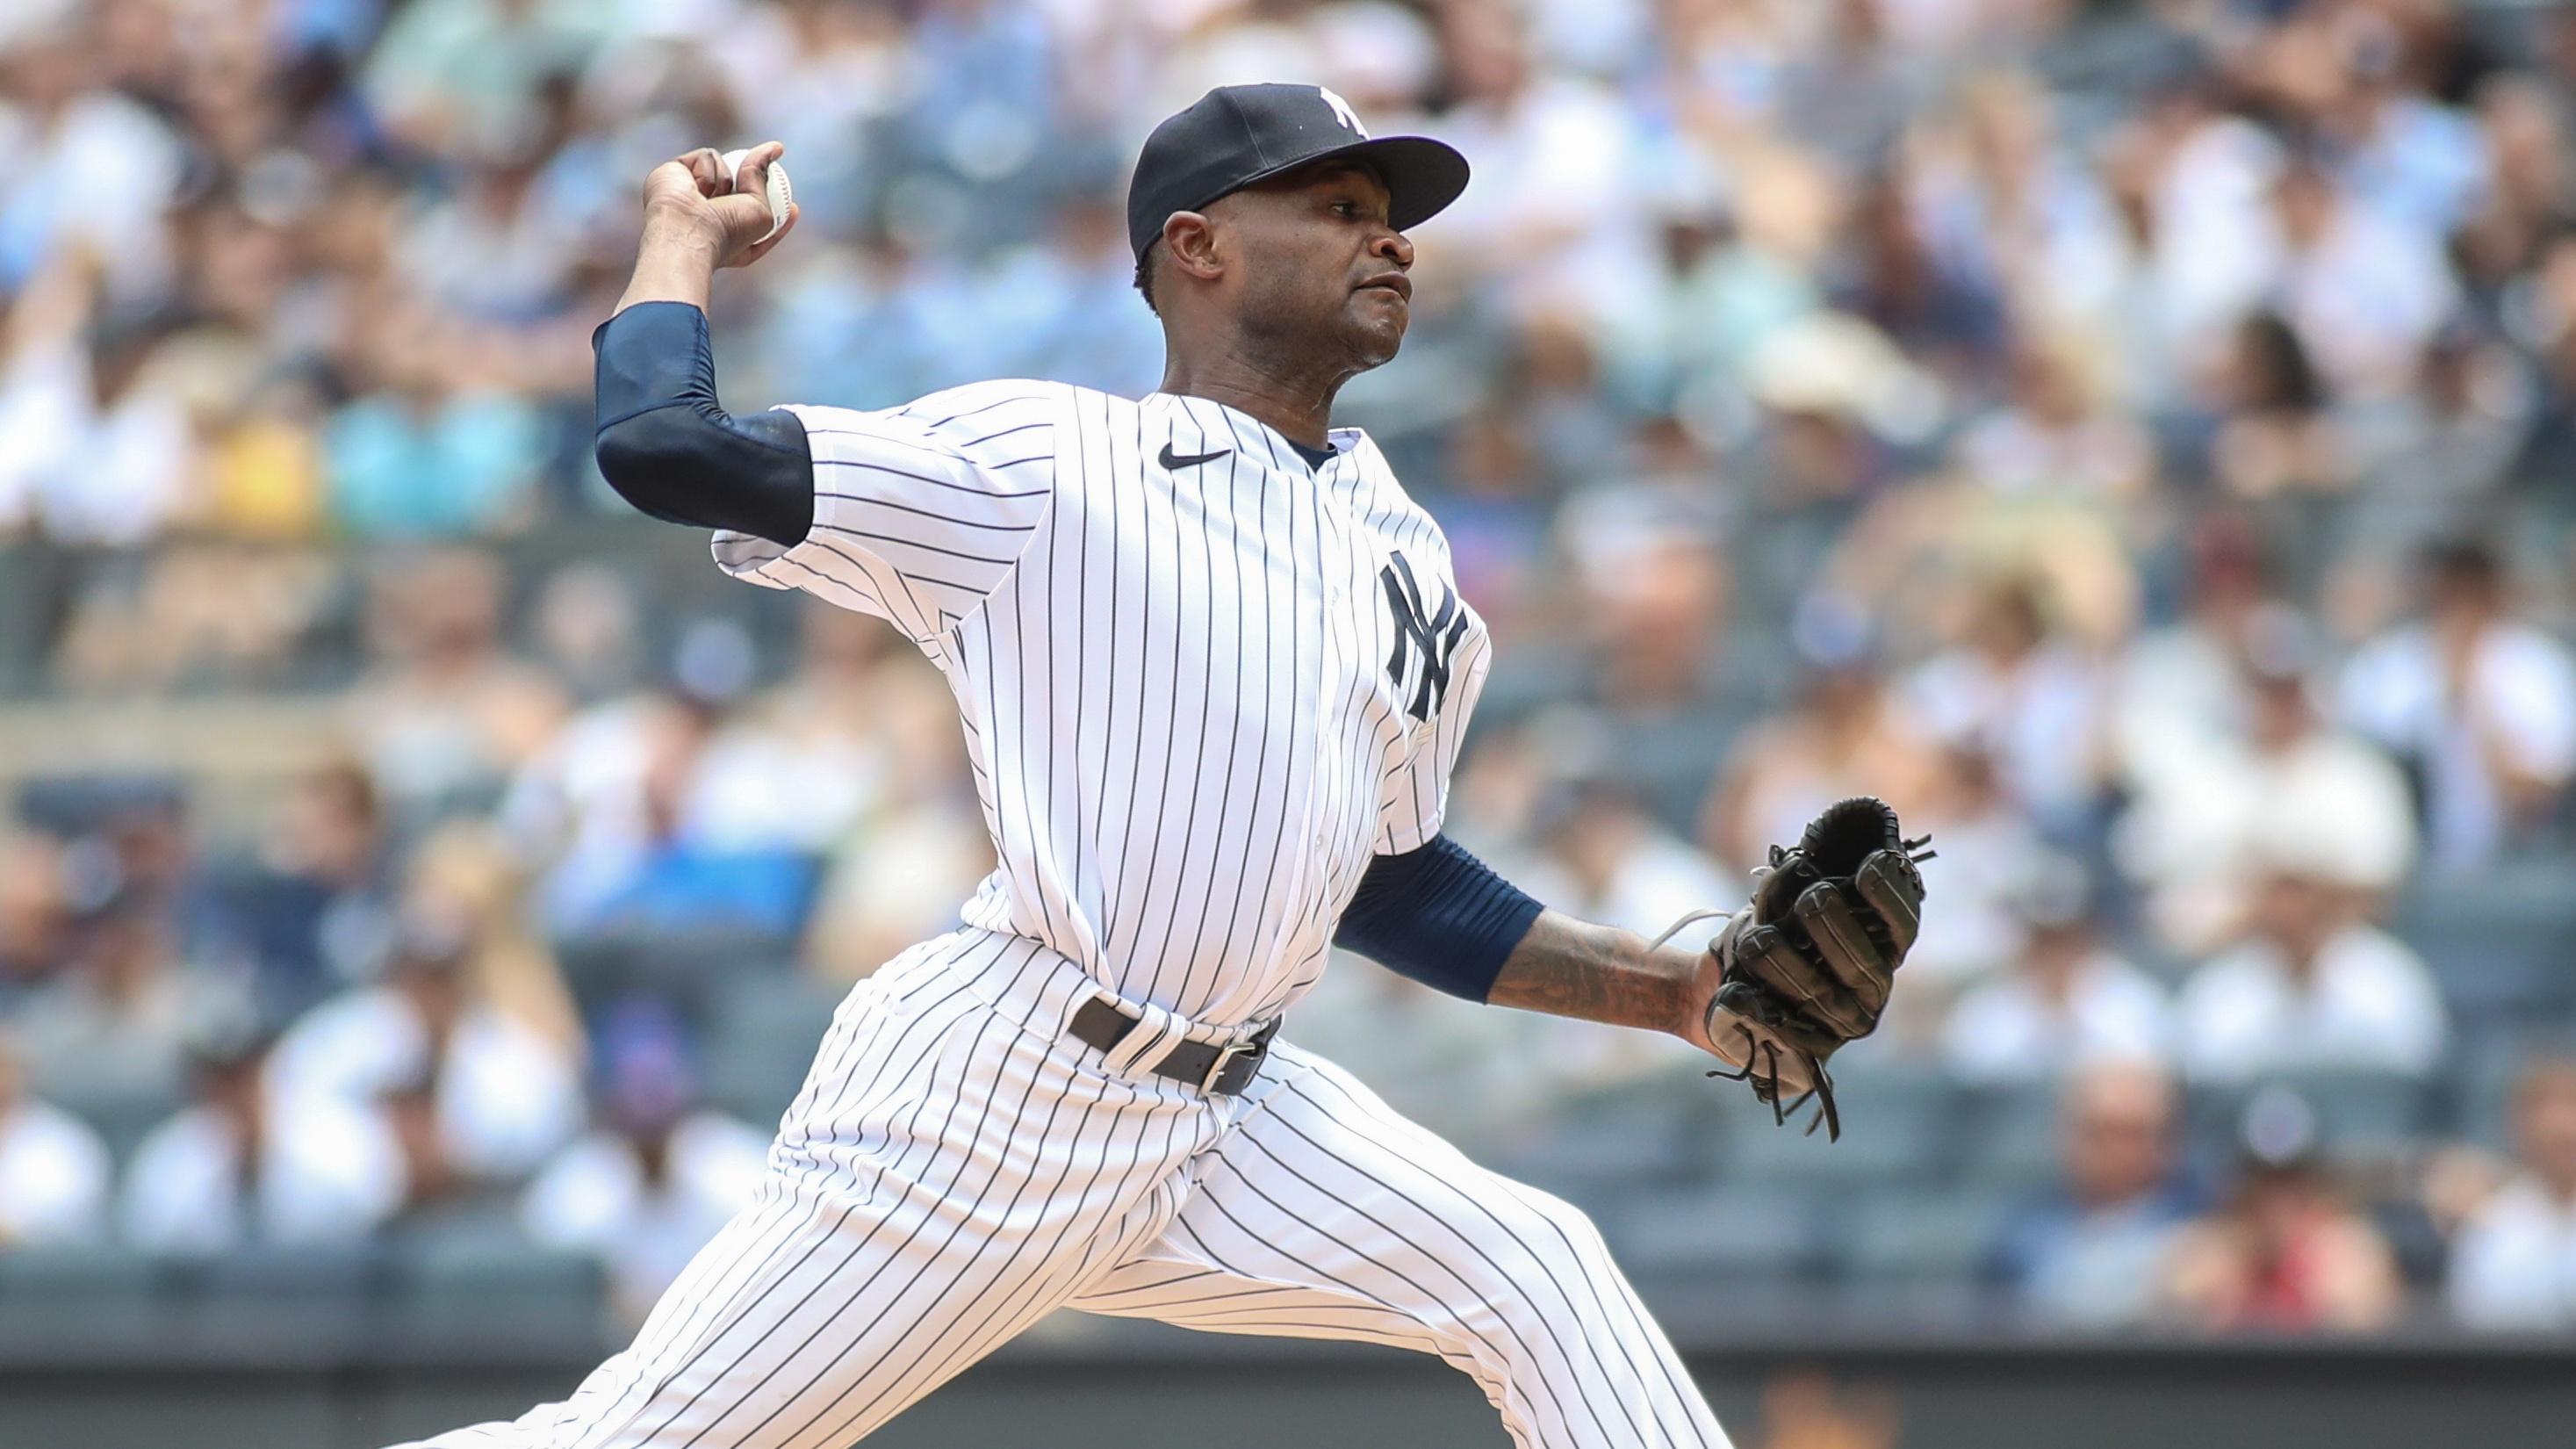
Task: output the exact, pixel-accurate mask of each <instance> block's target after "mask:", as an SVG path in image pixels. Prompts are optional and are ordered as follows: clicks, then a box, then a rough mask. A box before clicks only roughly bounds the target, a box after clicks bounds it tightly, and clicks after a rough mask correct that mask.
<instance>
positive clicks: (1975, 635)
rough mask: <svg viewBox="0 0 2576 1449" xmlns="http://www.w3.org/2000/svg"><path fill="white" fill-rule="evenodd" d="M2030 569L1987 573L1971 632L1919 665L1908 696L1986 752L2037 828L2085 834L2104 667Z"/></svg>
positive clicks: (1916, 711)
mask: <svg viewBox="0 0 2576 1449" xmlns="http://www.w3.org/2000/svg"><path fill="white" fill-rule="evenodd" d="M2043 587H2044V586H2043V584H2042V583H2041V582H2040V581H2039V580H2038V579H2037V578H2036V577H2031V576H2016V575H2003V576H1998V577H1995V578H1992V579H1989V580H1987V581H1985V583H1984V585H1983V587H1981V588H1980V589H1979V590H1978V591H1977V593H1976V596H1975V600H1974V602H1973V604H1972V606H1971V610H1970V615H1969V621H1968V625H1967V629H1966V638H1965V639H1964V640H1963V641H1962V642H1961V644H1960V646H1959V647H1957V648H1954V649H1950V650H1947V651H1944V652H1943V653H1941V654H1939V655H1936V656H1935V657H1933V658H1932V659H1931V660H1929V661H1927V662H1925V663H1924V664H1923V665H1921V666H1920V667H1918V668H1917V669H1916V670H1915V672H1914V674H1913V676H1912V677H1911V678H1910V679H1908V680H1907V681H1906V687H1905V700H1906V703H1907V705H1908V706H1909V708H1910V710H1911V712H1912V717H1913V718H1914V719H1915V720H1916V721H1917V722H1918V725H1919V727H1920V728H1924V729H1929V730H1931V731H1932V732H1933V733H1934V734H1935V735H1936V736H1938V737H1939V738H1942V739H1945V740H1950V741H1954V742H1958V743H1961V744H1967V745H1972V746H1974V747H1976V748H1978V749H1981V750H1983V751H1984V752H1985V753H1986V754H1987V755H1989V756H1990V757H1991V758H1992V759H1993V761H1994V763H1995V766H1996V769H1997V771H1998V772H1999V775H2000V778H2001V780H2002V782H2003V784H2004V786H2005V788H2006V790H2007V791H2008V792H2009V796H2010V798H2011V799H2012V801H2013V802H2014V804H2015V805H2016V806H2018V807H2019V808H2020V809H2021V810H2023V811H2025V812H2027V813H2028V814H2029V815H2030V816H2031V817H2032V818H2033V819H2034V820H2035V821H2037V822H2038V823H2039V824H2040V826H2041V828H2043V829H2045V830H2049V831H2052V832H2064V833H2080V832H2081V831H2082V830H2083V828H2084V826H2085V824H2086V822H2087V821H2088V820H2089V818H2090V815H2091V812H2092V810H2093V808H2094V804H2095V791H2096V787H2097V783H2098V781H2099V778H2100V771H2101V767H2102V763H2103V761H2102V749H2103V741H2102V724H2103V722H2102V717H2101V709H2102V704H2103V697H2104V684H2103V681H2102V679H2101V677H2100V672H2099V671H2098V670H2097V669H2096V668H2095V667H2094V666H2093V664H2092V663H2091V662H2090V661H2089V660H2087V659H2086V658H2085V657H2084V656H2083V654H2082V653H2081V651H2080V650H2078V649H2077V648H2076V646H2075V645H2074V644H2073V643H2072V642H2071V641H2070V640H2069V639H2068V638H2067V637H2066V636H2065V635H2064V634H2063V632H2061V631H2060V630H2059V629H2058V628H2057V627H2056V626H2055V624H2054V623H2053V622H2052V620H2051V618H2050V615H2049V606H2048V601H2047V599H2046V598H2045V597H2044V596H2043V593H2042V590H2043Z"/></svg>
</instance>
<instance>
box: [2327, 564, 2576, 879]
mask: <svg viewBox="0 0 2576 1449" xmlns="http://www.w3.org/2000/svg"><path fill="white" fill-rule="evenodd" d="M2424 596H2425V598H2424V616H2423V619H2422V621H2421V622H2420V623H2417V624H2413V625H2409V626H2406V627H2403V628H2400V629H2398V630H2395V631H2393V632H2391V633H2389V634H2387V635H2385V636H2383V637H2381V638H2379V639H2376V640H2374V641H2372V642H2371V643H2370V644H2368V645H2367V646H2365V647H2364V648H2363V649H2362V650H2361V651H2360V652H2359V653H2357V654H2355V655H2354V656H2353V659H2352V662H2351V664H2350V665H2348V666H2347V667H2346V668H2345V670H2344V676H2343V683H2342V690H2341V713H2342V715H2343V717H2344V719H2345V720H2347V721H2348V722H2349V723H2350V724H2351V725H2352V726H2353V727H2354V728H2355V729H2358V730H2360V731H2361V732H2362V733H2363V734H2365V735H2368V736H2369V737H2370V738H2372V739H2374V740H2377V741H2378V742H2379V743H2380V744H2381V745H2383V746H2385V747H2386V748H2387V749H2388V750H2389V752H2390V753H2392V754H2394V755H2396V756H2397V757H2398V759H2399V760H2401V761H2403V762H2404V763H2405V764H2406V766H2407V767H2408V768H2409V769H2410V770H2411V771H2412V772H2413V773H2414V774H2415V776H2416V778H2417V780H2418V781H2419V782H2420V787H2421V790H2422V798H2423V810H2424V836H2425V845H2426V850H2427V853H2428V854H2429V855H2430V856H2431V857H2432V859H2433V861H2434V863H2435V864H2437V865H2441V866H2445V867H2453V868H2460V867H2467V866H2473V865H2477V864H2479V863H2481V862H2483V861H2486V860H2489V859H2492V858H2493V857H2494V856H2495V854H2496V853H2497V852H2498V851H2499V850H2501V849H2503V848H2504V847H2505V846H2506V845H2508V844H2509V843H2511V842H2513V841H2515V840H2517V839H2518V838H2520V837H2521V835H2522V834H2523V833H2524V832H2525V831H2526V830H2528V829H2530V828H2531V827H2532V826H2534V825H2535V824H2537V823H2538V822H2540V821H2541V820H2542V819H2544V818H2545V817H2546V815H2547V813H2548V812H2549V810H2550V809H2551V808H2552V807H2553V806H2555V805H2556V804H2557V803H2558V801H2559V799H2560V797H2561V796H2562V794H2563V792H2564V791H2565V790H2566V788H2567V783H2568V780H2569V779H2570V777H2571V776H2576V658H2571V657H2570V655H2569V653H2568V650H2567V646H2566V645H2564V644H2562V643H2560V642H2558V641H2557V640H2555V639H2553V638H2551V637H2550V636H2549V635H2548V634H2547V633H2545V632H2543V631H2542V630H2540V629H2539V628H2537V627H2536V626H2534V625H2533V624H2531V623H2530V622H2529V621H2527V620H2526V619H2523V618H2521V617H2518V616H2517V614H2516V612H2515V610H2514V608H2513V605H2512V600H2511V598H2510V596H2509V593H2508V590H2507V585H2506V579H2505V571H2504V562H2503V560H2502V559H2501V558H2500V557H2498V555H2497V553H2496V551H2495V549H2494V548H2493V547H2491V546H2490V545H2488V544H2486V543H2484V542H2480V541H2475V540H2454V541H2450V542H2447V543H2443V544H2440V545H2437V546H2436V547H2434V548H2432V549H2430V550H2428V551H2427V553H2426V556H2425V559H2424Z"/></svg>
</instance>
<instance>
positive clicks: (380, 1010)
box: [267, 916, 581, 1179]
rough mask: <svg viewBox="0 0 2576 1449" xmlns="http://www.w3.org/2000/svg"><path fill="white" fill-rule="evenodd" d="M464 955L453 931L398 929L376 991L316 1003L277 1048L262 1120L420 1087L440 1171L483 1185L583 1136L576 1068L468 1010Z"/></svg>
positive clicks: (426, 920)
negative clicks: (428, 1094)
mask: <svg viewBox="0 0 2576 1449" xmlns="http://www.w3.org/2000/svg"><path fill="white" fill-rule="evenodd" d="M467 949H468V936H467V934H466V933H465V932H464V931H463V930H462V929H460V928H458V927H457V926H456V925H454V924H453V923H448V922H445V921H442V920H439V919H436V918H432V917H426V916H415V917H414V918H413V919H411V920H409V921H407V922H405V923H404V924H403V926H402V927H401V928H400V939H399V941H398V942H397V943H396V946H395V949H394V952H393V962H392V965H391V968H390V971H389V974H388V976H387V978H386V982H385V984H384V985H381V986H375V987H368V988H363V989H361V990H357V991H353V992H349V993H347V994H346V995H343V996H340V997H338V998H336V999H334V1000H331V1001H327V1002H324V1003H323V1004H322V1005H320V1006H318V1007H316V1008H314V1009H313V1011H312V1012H311V1013H310V1014H308V1015H306V1016H305V1017H304V1019H303V1020H301V1021H299V1022H297V1023H296V1024H295V1025H294V1026H293V1027H291V1028H289V1029H288V1030H287V1032H286V1034H285V1036H284V1037H283V1038H282V1039H281V1040H280V1041H279V1042H278V1044H277V1050H276V1052H275V1053H274V1054H273V1055H272V1056H271V1058H270V1060H269V1065H268V1073H267V1089H268V1094H269V1099H270V1107H271V1110H273V1111H274V1112H276V1113H277V1115H278V1117H279V1119H280V1120H287V1119H289V1118H293V1119H296V1120H301V1119H302V1114H304V1113H305V1112H308V1111H313V1110H327V1109H334V1108H337V1109H344V1110H354V1111H368V1112H371V1111H374V1110H377V1109H378V1107H379V1105H380V1104H381V1103H382V1102H384V1101H385V1100H386V1099H387V1098H388V1097H391V1096H395V1095H398V1094H399V1093H400V1092H401V1091H403V1090H404V1089H406V1088H409V1087H412V1086H414V1085H416V1084H419V1083H423V1082H429V1083H432V1084H434V1085H433V1086H432V1089H431V1090H432V1091H433V1092H434V1094H435V1096H434V1101H433V1102H432V1103H431V1104H429V1105H430V1106H431V1108H432V1110H433V1112H434V1120H435V1125H436V1129H437V1135H438V1138H439V1143H438V1146H439V1147H440V1149H441V1151H440V1156H441V1158H442V1159H443V1160H445V1161H446V1162H448V1163H449V1164H451V1165H452V1166H453V1167H454V1168H456V1169H457V1170H458V1171H460V1172H462V1173H464V1174H466V1175H467V1176H470V1177H475V1178H483V1179H496V1178H515V1177H519V1176H522V1175H524V1174H525V1173H527V1172H529V1171H531V1170H533V1169H534V1168H535V1167H536V1166H537V1164H538V1163H539V1162H541V1161H543V1160H544V1159H545V1156H546V1154H547V1153H549V1152H551V1151H553V1150H554V1148H555V1147H556V1146H557V1145H558V1144H560V1143H561V1142H562V1141H563V1140H564V1139H565V1138H566V1137H568V1136H570V1135H571V1134H572V1133H573V1131H574V1130H575V1129H576V1128H577V1127H578V1126H579V1125H580V1122H581V1078H580V1072H579V1068H578V1067H577V1065H576V1064H575V1062H574V1060H573V1058H572V1055H571V1053H570V1052H569V1051H567V1050H566V1049H564V1048H563V1047H561V1046H559V1045H558V1044H557V1043H555V1042H552V1041H550V1040H548V1039H547V1038H546V1037H544V1036H543V1035H542V1034H540V1033H538V1032H537V1031H536V1030H534V1029H533V1028H531V1027H529V1026H527V1025H526V1024H524V1023H523V1022H520V1021H519V1020H517V1019H515V1018H513V1017H511V1016H510V1015H508V1014H506V1013H504V1012H502V1011H499V1010H497V1009H496V1008H495V1007H494V1006H493V1005H492V1004H491V1003H489V1002H486V1001H482V1000H478V999H476V996H475V993H474V992H473V991H472V990H471V989H470V987H469V985H468V982H467V972H466V970H465V967H466V954H467Z"/></svg>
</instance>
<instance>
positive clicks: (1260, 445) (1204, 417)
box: [1147, 392, 1368, 472]
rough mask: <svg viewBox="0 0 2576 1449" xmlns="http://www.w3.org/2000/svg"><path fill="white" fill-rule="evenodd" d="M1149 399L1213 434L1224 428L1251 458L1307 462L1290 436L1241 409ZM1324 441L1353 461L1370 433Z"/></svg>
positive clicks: (1349, 432)
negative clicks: (1169, 406) (1165, 404)
mask: <svg viewBox="0 0 2576 1449" xmlns="http://www.w3.org/2000/svg"><path fill="white" fill-rule="evenodd" d="M1147 396H1148V397H1149V398H1163V399H1166V400H1168V401H1169V402H1170V403H1172V404H1173V405H1175V406H1177V407H1179V408H1180V409H1181V411H1183V412H1185V413H1187V414H1189V416H1191V417H1192V418H1195V419H1197V420H1198V421H1199V422H1200V423H1201V424H1203V425H1204V426H1206V427H1207V429H1208V430H1209V432H1210V433H1211V434H1213V433H1214V432H1215V431H1216V430H1217V428H1218V427H1219V426H1220V425H1222V426H1223V428H1224V430H1225V431H1226V432H1228V433H1231V434H1232V435H1233V437H1234V440H1235V446H1236V447H1238V448H1241V449H1243V450H1245V451H1246V452H1247V453H1249V454H1250V455H1251V456H1254V457H1257V458H1264V459H1278V460H1281V461H1283V462H1284V461H1285V460H1287V459H1290V458H1295V459H1296V460H1297V461H1298V462H1300V463H1303V462H1305V461H1306V459H1305V458H1304V457H1303V456H1301V455H1300V454H1299V453H1298V451H1297V445H1296V444H1294V443H1292V442H1290V441H1289V440H1288V436H1287V434H1285V433H1282V432H1280V431H1279V430H1278V429H1277V428H1274V427H1272V426H1270V425H1269V424H1268V423H1265V422H1263V421H1262V420H1261V419H1259V418H1256V417H1254V416H1253V415H1252V414H1250V413H1247V412H1245V411H1243V410H1242V409H1240V408H1232V407H1228V406H1226V405H1225V404H1224V403H1221V402H1218V401H1217V400H1216V399H1214V398H1207V397H1197V396H1194V395H1192V394H1189V393H1177V392H1155V393H1149V394H1147ZM1324 441H1325V442H1326V443H1328V444H1330V445H1331V446H1332V449H1333V452H1334V453H1335V454H1336V455H1338V456H1339V457H1343V458H1350V457H1356V456H1357V455H1358V454H1359V452H1360V450H1361V449H1362V448H1364V447H1366V446H1367V445H1368V434H1367V433H1366V432H1365V431H1363V430H1362V429H1359V428H1329V429H1327V430H1325V433H1324ZM1324 466H1325V467H1330V466H1331V462H1330V461H1327V462H1326V463H1325V465H1324ZM1313 471H1316V472H1321V471H1322V469H1321V468H1317V469H1314V470H1313Z"/></svg>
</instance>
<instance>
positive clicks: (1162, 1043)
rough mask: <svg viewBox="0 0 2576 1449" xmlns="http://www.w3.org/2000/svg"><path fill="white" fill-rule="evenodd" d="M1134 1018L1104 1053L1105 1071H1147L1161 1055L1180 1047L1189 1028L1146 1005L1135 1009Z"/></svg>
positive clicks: (1127, 1073) (1159, 1059) (1185, 1024)
mask: <svg viewBox="0 0 2576 1449" xmlns="http://www.w3.org/2000/svg"><path fill="white" fill-rule="evenodd" d="M1111 1004H1112V1005H1117V1003H1116V1002H1112V1003H1111ZM1121 1009H1122V1010H1123V1009H1125V1008H1123V1007H1122V1008H1121ZM1134 1015H1135V1017H1136V1024H1135V1025H1134V1026H1133V1027H1130V1028H1129V1029H1128V1031H1127V1034H1126V1035H1125V1036H1122V1037H1120V1038H1119V1039H1118V1044H1117V1045H1116V1046H1113V1047H1110V1048H1108V1049H1107V1051H1106V1055H1107V1057H1108V1058H1109V1069H1110V1070H1111V1071H1113V1072H1116V1073H1118V1074H1119V1075H1121V1076H1127V1075H1131V1074H1133V1073H1135V1072H1139V1071H1149V1070H1151V1069H1152V1068H1153V1066H1154V1065H1155V1064H1156V1063H1158V1062H1160V1061H1162V1059H1163V1056H1164V1054H1165V1053H1167V1052H1169V1051H1170V1050H1171V1049H1172V1048H1174V1047H1176V1046H1178V1045H1180V1044H1181V1042H1182V1040H1183V1039H1184V1037H1185V1036H1186V1034H1187V1033H1188V1031H1189V1027H1190V1024H1189V1021H1188V1020H1187V1019H1186V1018H1184V1017H1179V1016H1174V1015H1173V1014H1172V1013H1171V1012H1169V1011H1167V1010H1165V1009H1164V1008H1162V1007H1159V1006H1155V1005H1152V1004H1150V1003H1149V1004H1146V1005H1143V1006H1139V1007H1137V1008H1135V1011H1134Z"/></svg>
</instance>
